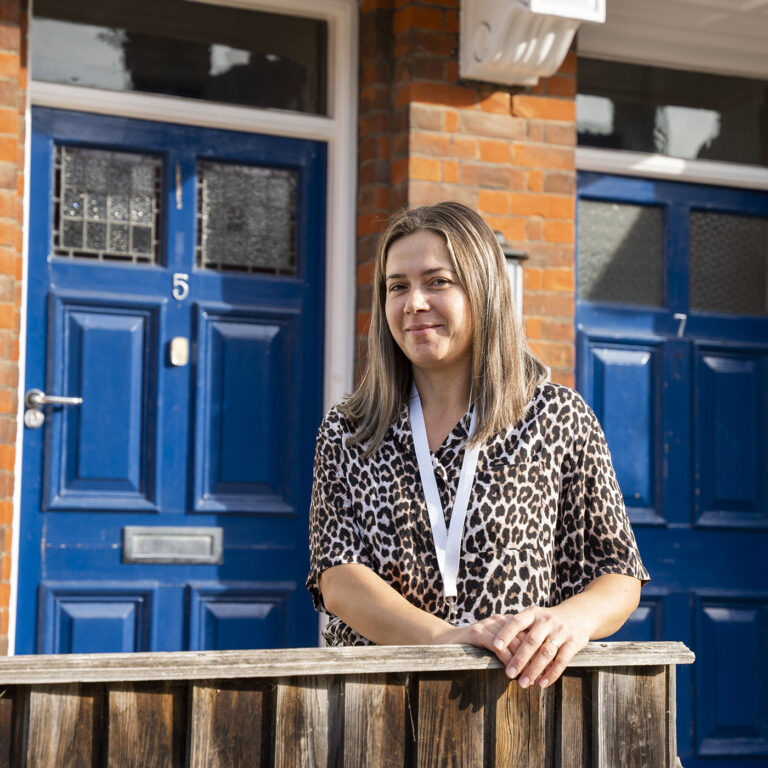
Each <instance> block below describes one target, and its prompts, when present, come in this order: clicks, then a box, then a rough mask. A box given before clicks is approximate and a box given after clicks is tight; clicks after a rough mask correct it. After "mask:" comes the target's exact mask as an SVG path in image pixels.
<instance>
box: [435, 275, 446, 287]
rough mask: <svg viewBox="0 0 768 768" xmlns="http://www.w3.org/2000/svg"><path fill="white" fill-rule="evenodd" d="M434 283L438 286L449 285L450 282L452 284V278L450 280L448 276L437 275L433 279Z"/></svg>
mask: <svg viewBox="0 0 768 768" xmlns="http://www.w3.org/2000/svg"><path fill="white" fill-rule="evenodd" d="M432 284H433V285H437V286H441V285H449V284H450V280H448V279H447V278H445V277H436V278H435V279H434V280H433V281H432Z"/></svg>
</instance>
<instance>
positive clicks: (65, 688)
mask: <svg viewBox="0 0 768 768" xmlns="http://www.w3.org/2000/svg"><path fill="white" fill-rule="evenodd" d="M94 700H95V694H94V689H93V687H90V688H88V687H86V686H81V685H78V684H69V685H48V686H37V685H35V686H31V687H30V690H29V692H28V695H27V699H26V712H25V713H24V717H25V721H26V722H25V733H24V745H23V748H22V754H23V758H22V765H25V766H28V768H91V766H92V765H93V764H94V747H95V746H96V745H95V744H94V710H95V701H94Z"/></svg>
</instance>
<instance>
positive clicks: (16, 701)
mask: <svg viewBox="0 0 768 768" xmlns="http://www.w3.org/2000/svg"><path fill="white" fill-rule="evenodd" d="M692 661H693V654H692V653H691V652H690V651H689V650H688V649H687V648H686V647H685V646H684V645H683V644H682V643H590V644H589V645H588V646H587V647H586V648H585V649H584V650H583V651H581V653H579V654H578V655H577V656H576V657H575V658H574V659H573V661H572V663H571V665H570V667H569V668H568V670H567V671H566V673H565V674H564V675H563V677H562V679H561V680H560V681H558V682H557V683H556V684H555V685H553V686H551V687H550V688H548V689H546V690H544V691H541V690H540V689H539V688H536V687H532V688H528V689H526V690H523V689H521V688H520V687H519V686H518V685H517V683H510V682H509V681H508V680H507V678H506V677H505V675H504V672H503V670H502V668H501V665H500V664H499V662H498V661H497V659H496V657H495V656H492V655H491V654H489V653H487V652H485V651H483V650H481V649H478V648H473V647H471V646H460V645H454V646H440V647H423V646H394V647H369V648H342V649H335V648H322V649H296V650H269V651H245V652H241V651H212V652H198V653H196V652H185V653H136V654H98V655H67V656H17V657H14V658H6V659H0V692H2V697H0V766H13V767H14V768H16V766H27V768H43V767H45V768H73V767H75V766H77V767H78V768H79V767H81V766H82V767H86V766H87V767H88V768H91V766H93V767H94V768H95V767H96V766H105V765H107V766H110V767H115V768H116V767H118V766H119V767H120V768H123V767H126V768H127V767H128V766H132V767H133V766H135V767H136V768H154V767H155V766H156V767H157V768H168V767H170V766H194V767H195V768H219V767H220V768H225V767H226V768H240V767H243V766H280V767H281V768H283V767H284V766H285V767H288V766H296V768H311V767H314V766H322V767H323V768H326V767H327V768H335V767H336V766H349V767H356V766H361V768H362V767H364V768H377V767H379V766H380V767H382V768H383V767H384V766H390V767H391V768H403V766H448V765H450V766H467V767H469V766H472V768H476V767H477V766H516V767H517V768H584V767H585V766H595V767H596V768H616V766H626V767H627V768H639V767H640V766H648V768H660V767H661V766H666V767H667V768H672V766H673V765H674V764H675V755H676V745H675V665H676V664H690V663H691V662H692Z"/></svg>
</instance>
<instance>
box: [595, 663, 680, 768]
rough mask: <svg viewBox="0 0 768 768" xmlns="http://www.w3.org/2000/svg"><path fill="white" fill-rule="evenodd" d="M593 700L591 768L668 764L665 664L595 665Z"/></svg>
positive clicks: (653, 767) (648, 767)
mask: <svg viewBox="0 0 768 768" xmlns="http://www.w3.org/2000/svg"><path fill="white" fill-rule="evenodd" d="M592 705H593V711H592V728H593V736H592V743H593V745H594V751H595V754H596V758H597V759H596V760H595V766H596V768H615V766H617V765H621V766H623V768H659V767H660V766H666V768H672V765H673V764H670V763H669V746H668V743H667V675H666V670H665V668H664V667H645V668H638V667H635V668H630V669H613V670H610V669H601V670H597V671H596V672H595V673H594V677H593V696H592Z"/></svg>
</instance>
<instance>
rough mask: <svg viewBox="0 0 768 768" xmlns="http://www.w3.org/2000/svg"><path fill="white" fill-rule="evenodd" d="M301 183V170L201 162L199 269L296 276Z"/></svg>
mask: <svg viewBox="0 0 768 768" xmlns="http://www.w3.org/2000/svg"><path fill="white" fill-rule="evenodd" d="M296 187H297V174H296V172H295V171H288V170H283V169H278V168H260V167H253V166H245V165H227V164H224V163H200V164H199V165H198V197H199V201H200V203H199V210H198V218H199V222H198V252H197V265H198V267H203V268H205V269H235V270H241V271H245V272H271V273H273V274H287V275H293V274H295V273H296Z"/></svg>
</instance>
